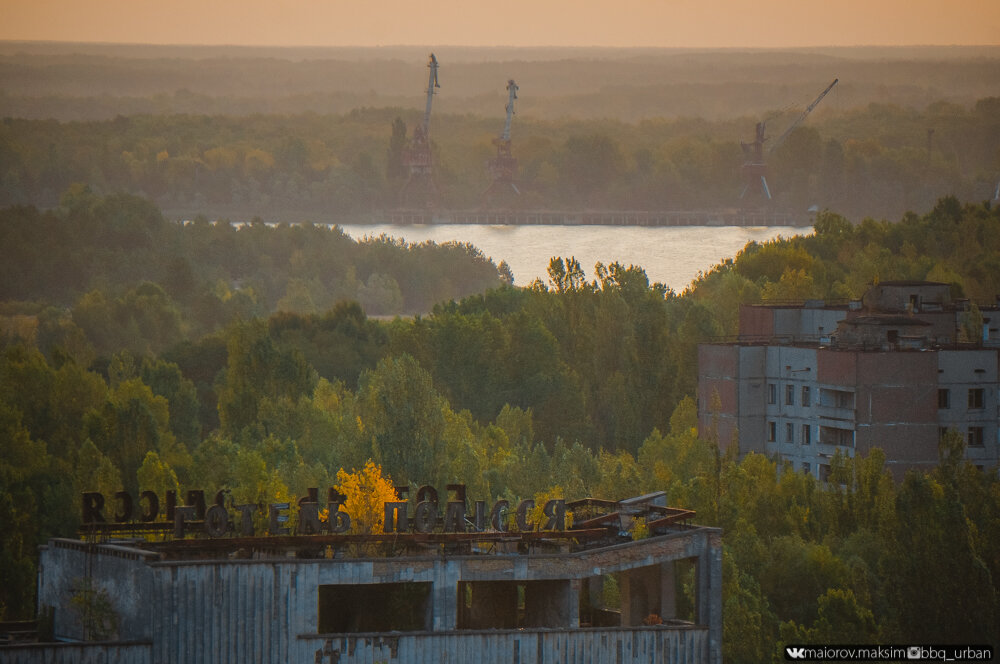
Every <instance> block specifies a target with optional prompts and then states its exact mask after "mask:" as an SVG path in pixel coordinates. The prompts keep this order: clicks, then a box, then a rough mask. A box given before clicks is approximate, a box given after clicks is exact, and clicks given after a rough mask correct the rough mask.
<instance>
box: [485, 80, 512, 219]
mask: <svg viewBox="0 0 1000 664" xmlns="http://www.w3.org/2000/svg"><path fill="white" fill-rule="evenodd" d="M518 89H519V88H518V86H517V83H515V82H514V79H510V80H509V81H507V106H506V111H507V120H506V122H504V125H503V131H502V132H500V136H499V137H498V138H494V139H493V145H495V146H496V148H497V154H496V156H495V157H493V158H492V159H490V160H489V161H488V162H486V170H487V171H489V174H490V177H491V178H492V180H493V181H492V183H491V184H490V186H489V188H488V189H487V190H486V192H485V193H484V194H483V200H484V202H485V203H487V204H489V203H494V202H498V201H502V200H504V199H508V198H510V197H511V196H520V195H521V192H520V190H519V189H518V188H517V185H516V184H515V183H514V178H515V177H516V175H517V159H515V158H514V156H513V155H512V154H511V152H510V124H511V121H512V120H513V118H514V100H515V99H517V91H518Z"/></svg>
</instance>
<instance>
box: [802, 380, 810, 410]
mask: <svg viewBox="0 0 1000 664" xmlns="http://www.w3.org/2000/svg"><path fill="white" fill-rule="evenodd" d="M811 404H812V395H811V394H810V393H809V386H808V385H805V386H803V387H802V405H803V406H807V407H808V406H809V405H811Z"/></svg>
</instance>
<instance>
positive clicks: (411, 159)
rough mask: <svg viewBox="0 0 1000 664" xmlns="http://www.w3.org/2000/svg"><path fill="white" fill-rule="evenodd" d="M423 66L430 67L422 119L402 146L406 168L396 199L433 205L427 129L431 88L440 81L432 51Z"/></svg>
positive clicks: (435, 195) (433, 197) (432, 181)
mask: <svg viewBox="0 0 1000 664" xmlns="http://www.w3.org/2000/svg"><path fill="white" fill-rule="evenodd" d="M427 68H428V69H429V70H430V75H429V76H428V79H427V106H426V108H425V110H424V120H423V122H422V123H421V124H419V125H417V126H416V127H415V128H414V129H413V138H411V139H410V142H409V144H407V146H406V148H405V149H404V150H403V165H404V166H405V167H406V169H407V171H408V172H409V176H408V178H407V180H406V183H405V184H404V185H403V189H402V191H401V192H400V195H399V198H400V202H401V204H402V205H404V206H414V205H419V206H421V207H433V206H434V205H435V204H436V203H437V186H436V185H435V184H434V171H433V161H432V159H431V142H430V133H429V129H430V123H431V104H432V103H433V101H434V94H435V89H436V88H440V87H441V85H440V84H439V83H438V61H437V58H436V57H434V54H433V53H431V55H430V59H429V61H428V62H427Z"/></svg>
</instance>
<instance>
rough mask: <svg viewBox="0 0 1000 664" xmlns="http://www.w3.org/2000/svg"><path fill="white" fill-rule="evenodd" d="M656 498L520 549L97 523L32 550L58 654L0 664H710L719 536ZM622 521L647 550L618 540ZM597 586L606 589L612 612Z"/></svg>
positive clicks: (475, 541) (446, 535)
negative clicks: (84, 597)
mask: <svg viewBox="0 0 1000 664" xmlns="http://www.w3.org/2000/svg"><path fill="white" fill-rule="evenodd" d="M147 493H148V492H147ZM144 495H145V494H144ZM664 499H665V494H664V493H663V492H659V493H654V494H648V495H645V496H639V497H636V498H634V499H629V500H623V501H620V502H615V501H603V500H593V499H587V500H581V501H576V502H572V503H565V508H566V512H565V514H566V516H567V529H565V530H563V529H560V528H559V526H556V527H555V529H552V530H538V529H530V530H529V531H524V532H517V531H507V530H501V531H498V530H495V529H492V528H486V529H484V530H482V531H477V530H476V528H475V527H473V526H472V523H473V521H475V520H479V521H482V519H477V518H476V517H472V518H470V520H469V521H468V522H467V523H466V524H465V525H464V526H461V527H459V528H458V529H457V530H458V532H439V531H438V530H435V529H434V528H431V527H430V525H433V522H435V521H436V523H437V526H438V527H440V525H441V521H442V519H441V518H440V515H438V516H437V518H436V519H433V518H432V519H431V521H430V522H428V524H425V525H428V528H420V529H419V530H421V531H423V532H418V528H416V527H415V526H414V524H419V523H420V522H419V519H420V518H421V517H420V516H418V515H417V514H412V513H411V514H410V515H409V524H410V525H411V528H410V530H404V531H400V530H399V528H389V529H388V530H390V531H391V532H387V533H380V534H378V535H350V534H347V533H344V534H324V533H318V534H294V535H280V536H253V537H248V536H242V535H241V536H233V537H230V536H228V535H227V536H217V537H208V536H205V535H204V533H202V534H201V535H200V536H196V537H191V536H190V535H183V536H182V537H181V538H175V539H170V538H169V536H168V535H162V536H156V537H154V538H153V539H159V540H161V541H155V542H154V541H147V539H148V533H147V539H137V538H132V539H128V540H111V539H104V538H103V537H97V539H94V536H95V534H98V535H99V534H100V533H104V536H106V535H107V532H109V531H110V530H114V529H115V528H116V526H114V525H113V524H103V525H106V526H107V528H103V527H102V528H94V529H92V530H90V531H89V534H90V536H89V537H86V538H83V539H78V540H73V539H56V540H52V541H51V542H50V543H49V544H48V545H47V546H45V547H43V549H42V551H41V562H40V570H39V593H38V594H39V605H40V607H43V608H44V607H51V610H53V611H54V613H53V614H52V624H53V628H54V632H55V637H56V638H57V639H59V640H62V641H66V643H62V644H58V645H54V644H35V645H20V646H16V647H15V646H8V647H2V646H0V659H3V661H5V662H11V663H19V662H29V661H32V662H33V661H52V662H59V661H75V662H79V661H90V660H93V661H118V662H129V663H133V662H134V663H137V664H146V663H151V662H195V661H197V662H217V661H218V662H221V661H252V662H281V663H284V662H339V663H340V664H345V663H349V662H372V661H384V662H400V663H408V662H413V663H416V662H473V661H475V662H487V663H489V662H497V663H500V662H504V663H507V662H543V661H544V662H570V661H595V662H596V661H602V662H603V661H610V662H616V661H617V662H650V661H658V662H670V663H676V664H688V663H690V664H693V663H695V662H699V663H700V662H710V663H715V664H719V663H721V661H722V655H721V638H722V613H721V611H722V593H721V581H722V555H721V554H722V551H721V532H720V531H719V530H718V529H715V528H706V527H700V526H696V525H692V524H691V523H690V519H691V518H692V516H693V513H692V512H690V511H686V510H679V509H674V508H669V507H666V506H665V500H664ZM123 500H124V499H123ZM188 502H189V505H190V506H189V507H186V509H188V512H186V513H184V514H181V507H177V508H176V512H177V514H175V523H180V524H181V525H182V526H184V527H185V528H188V529H190V528H194V529H195V530H196V531H198V530H200V529H202V528H204V531H205V532H211V531H212V530H213V528H214V526H213V524H212V515H211V514H208V513H203V514H198V513H197V505H196V504H195V503H196V502H197V501H192V500H189V501H188ZM529 502H530V501H529ZM558 502H559V503H562V501H558ZM150 504H152V501H151V500H150ZM312 504H313V505H315V504H316V503H312ZM459 504H461V503H459ZM117 505H118V506H119V507H120V506H121V505H122V501H119V502H118V503H117ZM217 505H218V506H219V507H220V508H221V507H223V506H222V505H219V504H218V503H217ZM386 505H387V511H386V514H387V516H388V515H389V511H388V510H389V507H388V506H394V507H393V509H402V510H404V511H405V510H406V509H407V508H405V507H400V506H401V505H404V506H405V505H406V503H405V502H404V503H386ZM278 508H279V509H287V508H288V505H287V504H286V505H284V506H283V507H282V506H278ZM85 509H86V507H85ZM212 509H215V507H214V506H213V507H210V508H209V510H208V511H211V510H212ZM332 509H334V510H335V509H336V508H335V507H334V508H332ZM202 511H203V512H204V508H203V507H202ZM418 511H419V509H418ZM477 511H479V510H478V508H477ZM549 511H551V510H549ZM549 511H547V512H546V513H547V515H549V516H553V515H555V516H557V517H558V516H559V515H560V514H562V513H561V512H559V511H555V512H553V513H552V514H549V513H548V512H549ZM229 512H230V516H231V517H235V518H237V520H238V515H239V512H238V511H235V512H234V511H232V510H230V511H229ZM411 512H412V510H411ZM449 512H450V510H449ZM271 513H272V514H273V513H274V510H271ZM570 514H572V515H573V518H572V525H570V520H569V519H568V516H569V515H570ZM178 515H180V516H178ZM187 517H190V518H189V519H188V520H187V521H186V522H185V519H186V518H187ZM400 517H401V515H400V514H397V515H396V516H395V517H393V518H400ZM301 518H304V517H300V519H301ZM404 518H405V517H404ZM446 518H447V517H446ZM518 518H521V517H520V516H519V517H518ZM560 518H561V517H560ZM199 519H201V520H199ZM636 520H639V521H641V522H642V523H644V524H645V526H646V528H647V529H648V537H642V538H636V539H633V537H632V535H631V534H630V533H629V528H630V527H631V526H632V525H633V524H634V523H635V521H636ZM135 525H136V528H135V531H136V532H140V531H143V530H144V529H145V530H149V531H151V532H156V531H157V530H167V531H169V530H170V527H171V526H170V524H169V523H168V522H164V525H163V527H162V528H158V527H153V526H150V525H149V523H146V525H145V526H144V525H143V523H141V522H137V523H136V524H135ZM154 525H155V524H154ZM396 525H397V526H398V525H399V522H397V524H396ZM229 527H230V528H232V527H233V524H232V523H230V524H229ZM300 527H301V526H300ZM175 534H176V533H175ZM182 534H183V532H182ZM688 575H690V577H689V576H688ZM685 578H692V579H693V580H694V586H693V590H694V605H693V607H691V606H690V604H689V603H688V602H687V599H686V597H685V595H684V593H683V592H682V591H681V581H683V580H684V579H685ZM612 580H613V581H612ZM82 581H86V583H87V584H89V585H88V587H89V588H91V589H92V590H93V591H94V592H95V593H103V596H105V597H107V598H108V599H109V600H110V602H111V606H110V610H111V611H112V612H113V613H114V614H115V615H116V616H117V617H118V621H117V627H116V629H115V632H114V634H113V635H110V636H109V638H112V639H114V641H113V642H105V643H99V644H84V643H82V641H83V639H84V638H85V637H86V636H87V634H86V624H85V623H84V622H83V621H81V619H80V613H79V611H77V610H76V609H74V607H73V605H72V604H73V603H72V602H71V597H74V596H75V594H78V592H77V590H78V589H79V588H80V587H81V586H80V584H81V582H82ZM606 584H613V585H614V586H615V587H617V592H618V594H619V596H620V603H619V604H618V605H617V606H616V607H614V608H611V607H609V606H606V605H605V598H607V596H608V593H607V592H605V585H606ZM685 606H687V607H688V608H687V609H685V608H684V607H685ZM104 658H110V659H107V660H106V659H104Z"/></svg>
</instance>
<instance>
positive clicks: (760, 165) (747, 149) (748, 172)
mask: <svg viewBox="0 0 1000 664" xmlns="http://www.w3.org/2000/svg"><path fill="white" fill-rule="evenodd" d="M839 80H840V79H838V78H835V79H833V83H831V84H830V85H828V86H826V89H825V90H823V92H821V93H820V95H819V96H818V97H816V99H815V100H813V102H812V103H811V104H809V105H808V106H806V109H805V110H804V111H802V113H801V114H800V115H799V117H797V118H795V121H794V122H792V124H791V125H789V127H788V129H786V130H785V132H784V133H783V134H781V136H779V137H778V138H777V140H775V141H773V142H772V143H771V145H770V146H769V147H768V148H767V151H766V152H765V151H764V142H765V141H767V136H765V129H766V126H767V120H763V121H761V122H758V123H757V127H756V131H755V134H754V140H753V141H752V142H750V143H746V142H744V141H740V147H742V148H743V154H744V155H746V161H745V162H743V179H744V181H745V184H744V185H743V191H742V192H740V199H744V198H746V195H747V193H749V192H750V190H751V189H754V188H756V187H757V186H758V185H759V186H760V196H761V198H762V199H763V200H767V201H769V200H771V189H770V187H768V185H767V163H766V162H765V160H764V158H765V156H766V155H769V154H770V153H771V152H773V151H774V149H775V148H776V147H778V146H779V145H781V144H782V143H784V142H785V139H786V138H788V135H789V134H791V133H792V131H793V130H794V129H795V128H796V127H798V126H799V125H800V124H802V121H803V120H805V119H806V116H808V115H809V114H810V113H812V111H813V109H814V108H816V107H817V106H818V105H819V103H820V102H821V101H823V97H825V96H826V95H827V93H829V92H830V90H832V89H833V86H835V85H837V81H839Z"/></svg>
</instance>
